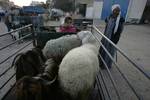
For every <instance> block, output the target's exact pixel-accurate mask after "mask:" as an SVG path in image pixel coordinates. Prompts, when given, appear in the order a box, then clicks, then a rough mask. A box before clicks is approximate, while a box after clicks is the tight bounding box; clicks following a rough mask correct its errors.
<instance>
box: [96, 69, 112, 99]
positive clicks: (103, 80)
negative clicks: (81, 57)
mask: <svg viewBox="0 0 150 100" xmlns="http://www.w3.org/2000/svg"><path fill="white" fill-rule="evenodd" d="M99 74H100V76H101V79H102V81H103V83H104V87H105V89H106V93H107V95H108V98H109V100H111V96H110V93H109V92H108V88H107V86H106V83H105V81H104V78H103V75H102V73H101V72H100V71H99Z"/></svg>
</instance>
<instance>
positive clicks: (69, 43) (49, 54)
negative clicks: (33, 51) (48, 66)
mask: <svg viewBox="0 0 150 100" xmlns="http://www.w3.org/2000/svg"><path fill="white" fill-rule="evenodd" d="M80 45H81V41H80V39H79V38H78V36H77V35H66V36H62V37H60V38H58V39H53V40H49V41H48V42H47V43H46V45H45V47H44V49H43V54H44V56H45V57H46V58H47V59H49V58H53V59H54V61H55V62H56V63H60V62H61V60H62V58H63V57H64V56H65V55H66V54H67V53H68V51H69V50H71V49H73V48H75V47H79V46H80Z"/></svg>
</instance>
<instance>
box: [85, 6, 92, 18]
mask: <svg viewBox="0 0 150 100" xmlns="http://www.w3.org/2000/svg"><path fill="white" fill-rule="evenodd" d="M86 18H93V7H87V8H86Z"/></svg>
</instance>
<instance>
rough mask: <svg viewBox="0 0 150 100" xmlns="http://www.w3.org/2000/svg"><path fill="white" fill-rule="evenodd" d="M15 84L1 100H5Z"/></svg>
mask: <svg viewBox="0 0 150 100" xmlns="http://www.w3.org/2000/svg"><path fill="white" fill-rule="evenodd" d="M14 86H15V84H13V85H12V86H11V88H10V89H9V90H8V91H7V93H6V94H5V95H4V96H3V97H2V100H5V98H6V97H7V96H8V94H9V93H10V92H11V90H12V89H13V88H14Z"/></svg>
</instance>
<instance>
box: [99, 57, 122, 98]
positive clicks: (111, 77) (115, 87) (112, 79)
mask: <svg viewBox="0 0 150 100" xmlns="http://www.w3.org/2000/svg"><path fill="white" fill-rule="evenodd" d="M99 56H100V58H101V59H102V62H103V63H104V65H105V67H106V70H107V72H108V75H109V78H110V80H111V82H112V85H113V87H114V89H115V92H116V94H117V97H118V100H121V99H120V95H119V92H118V91H119V90H118V88H117V85H116V82H115V80H114V78H113V76H112V75H111V72H110V70H109V69H108V66H107V64H106V62H105V61H104V59H103V58H102V56H101V55H99Z"/></svg>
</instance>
